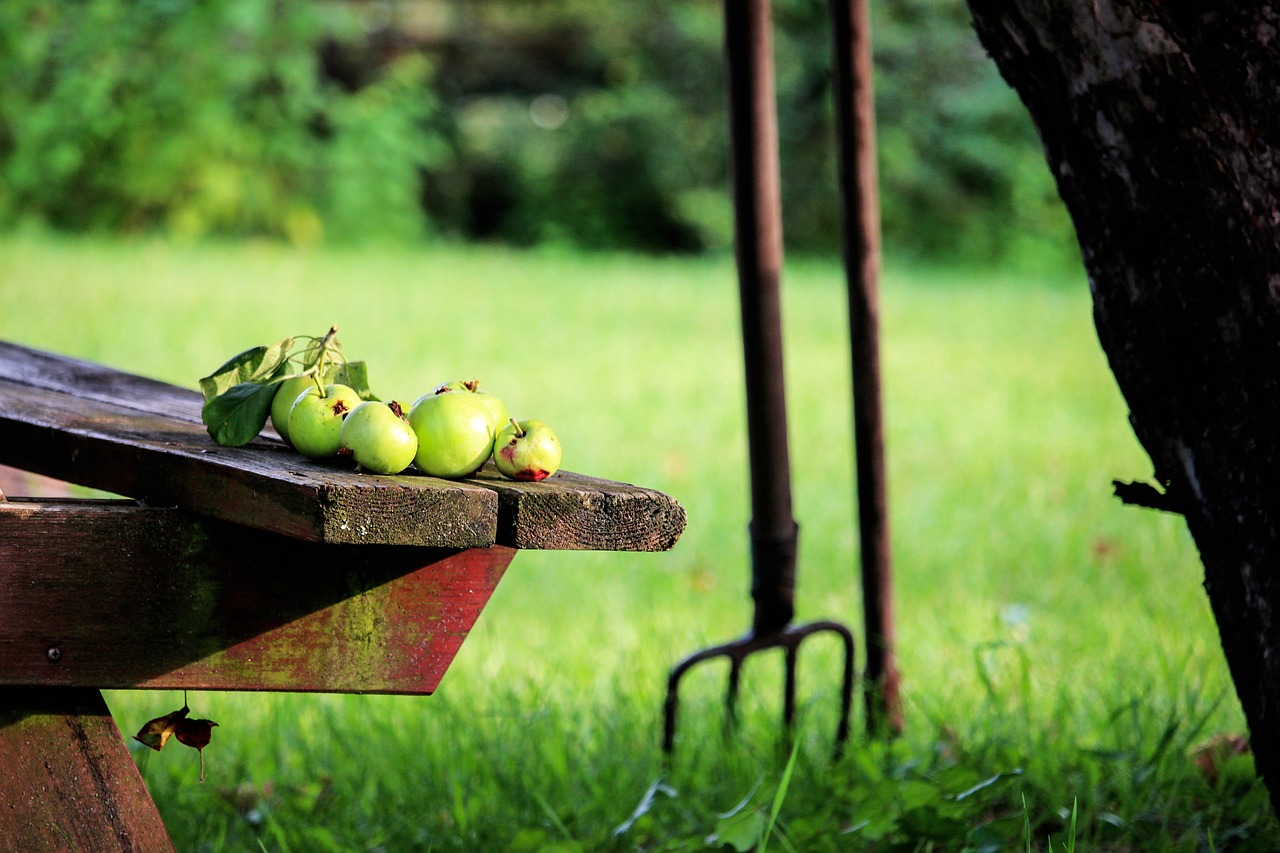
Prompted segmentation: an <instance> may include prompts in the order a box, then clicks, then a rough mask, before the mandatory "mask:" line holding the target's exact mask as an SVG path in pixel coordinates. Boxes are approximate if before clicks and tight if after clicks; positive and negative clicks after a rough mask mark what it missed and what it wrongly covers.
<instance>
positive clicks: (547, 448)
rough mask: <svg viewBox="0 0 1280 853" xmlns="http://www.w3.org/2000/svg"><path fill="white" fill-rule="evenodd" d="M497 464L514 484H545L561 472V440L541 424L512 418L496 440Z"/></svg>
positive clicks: (494, 456)
mask: <svg viewBox="0 0 1280 853" xmlns="http://www.w3.org/2000/svg"><path fill="white" fill-rule="evenodd" d="M493 462H494V464H495V465H497V466H498V471H499V472H500V473H501V474H502V475H503V476H504V477H510V478H511V479H512V480H544V479H546V478H547V477H550V476H551V475H552V474H554V473H555V472H556V471H558V470H559V469H560V439H558V438H557V437H556V434H555V432H554V431H553V430H552V429H551V427H549V426H547V425H546V424H544V423H543V422H542V421H540V420H536V419H531V420H527V421H518V422H517V421H516V419H515V418H509V419H508V421H507V425H506V426H504V427H503V428H502V429H500V430H498V435H497V436H496V437H495V438H494V440H493Z"/></svg>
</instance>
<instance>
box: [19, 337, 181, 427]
mask: <svg viewBox="0 0 1280 853" xmlns="http://www.w3.org/2000/svg"><path fill="white" fill-rule="evenodd" d="M0 377H4V378H5V379H8V380H10V381H11V382H16V383H18V384H20V385H27V386H30V387H32V388H43V389H45V390H46V391H61V392H63V393H65V394H74V395H75V396H77V397H82V398H84V399H87V400H97V401H98V402H101V403H112V404H114V405H117V406H124V407H135V408H138V409H140V410H141V411H146V412H152V413H154V414H163V415H168V416H170V417H173V418H177V419H179V420H186V421H189V422H191V423H196V424H198V423H200V422H201V421H200V406H201V403H202V401H203V400H202V398H201V396H200V394H198V393H197V392H195V391H193V390H191V389H187V388H181V387H179V386H177V385H171V384H169V383H167V382H160V381H158V380H155V379H148V378H146V377H144V376H137V375H135V374H132V373H125V372H123V371H119V370H115V369H112V368H110V367H106V366H105V365H101V364H97V363H96V362H92V361H84V360H83V359H77V358H70V357H69V356H65V355H58V354H56V353H50V352H43V351H41V350H36V349H31V348H29V347H23V346H19V345H17V344H12V343H8V342H6V341H0Z"/></svg>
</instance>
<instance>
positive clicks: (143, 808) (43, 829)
mask: <svg viewBox="0 0 1280 853" xmlns="http://www.w3.org/2000/svg"><path fill="white" fill-rule="evenodd" d="M0 757H2V759H3V760H0V851H3V853H51V852H52V851H64V850H67V851H70V850H94V851H148V853H149V851H157V853H159V851H168V850H173V849H174V848H173V844H172V842H171V841H170V840H169V835H168V833H167V832H166V831H165V828H164V823H163V822H162V821H161V819H160V814H159V812H157V811H156V807H155V803H154V802H152V800H151V795H150V794H149V793H148V792H147V789H146V786H145V785H144V784H143V781H142V777H141V776H140V775H139V773H138V769H137V766H136V765H135V764H134V762H133V757H132V756H130V755H129V750H128V749H127V748H126V747H125V744H124V738H123V736H122V735H121V733H120V730H119V729H118V728H117V727H116V724H115V721H114V720H112V718H111V714H110V713H109V712H108V711H107V706H106V703H105V702H104V701H103V700H102V696H101V695H100V694H99V693H98V692H97V691H96V690H31V689H22V688H0Z"/></svg>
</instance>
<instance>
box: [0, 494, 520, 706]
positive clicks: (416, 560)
mask: <svg viewBox="0 0 1280 853" xmlns="http://www.w3.org/2000/svg"><path fill="white" fill-rule="evenodd" d="M513 554H514V551H512V550H511V549H509V548H504V547H501V546H494V547H491V548H483V549H470V550H463V551H453V550H444V549H431V548H415V547H404V546H348V545H326V544H317V543H305V542H299V541H297V540H295V539H291V538H289V537H285V536H281V535H278V534H273V533H268V532H265V531H258V530H253V529H250V528H245V527H241V526H238V525H234V524H229V523H225V522H219V521H214V520H210V519H203V518H200V517H199V516H195V515H193V514H191V513H187V512H185V511H182V510H177V509H164V508H155V507H140V506H136V505H133V504H131V503H128V502H117V501H110V502H101V501H83V500H80V501H76V500H62V501H35V500H21V499H19V500H9V501H6V502H0V685H42V686H84V687H90V686H91V687H96V688H130V687H145V688H164V689H170V688H189V689H198V690H279V691H325V692H341V693H406V694H427V693H431V692H432V691H434V690H435V688H436V686H437V684H438V683H439V681H440V678H441V677H442V676H443V675H444V672H445V670H446V669H447V667H448V666H449V664H450V662H452V660H453V658H454V656H455V655H456V654H457V652H458V649H459V647H460V646H461V644H462V641H463V639H464V638H465V637H466V635H467V633H468V632H469V631H470V630H471V627H472V625H473V624H474V623H475V620H476V619H477V617H478V616H479V615H480V612H481V610H482V609H483V607H484V605H485V603H486V602H487V601H488V599H489V597H490V596H491V595H492V594H493V590H494V588H495V587H496V586H497V583H498V581H499V580H500V579H501V577H502V575H503V572H504V571H505V570H506V567H507V565H508V564H509V563H510V561H511V558H512V556H513ZM51 650H52V651H51Z"/></svg>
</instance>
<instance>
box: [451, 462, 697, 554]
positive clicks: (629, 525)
mask: <svg viewBox="0 0 1280 853" xmlns="http://www.w3.org/2000/svg"><path fill="white" fill-rule="evenodd" d="M474 482H476V483H477V484H478V485H482V486H486V487H488V488H491V489H493V490H494V491H496V492H497V494H498V531H497V536H498V542H499V543H501V544H503V545H508V546H510V547H512V548H524V549H541V550H565V551H568V550H599V551H666V550H668V549H670V548H671V547H673V546H674V545H675V543H676V541H677V540H679V538H680V534H681V533H683V532H684V528H685V522H686V519H685V511H684V507H682V506H681V505H680V504H679V503H678V502H677V501H676V500H675V499H674V498H672V497H670V496H668V495H665V494H663V493H662V492H658V491H654V490H653V489H645V488H641V487H639V486H632V485H629V484H627V483H615V482H611V481H608V480H598V479H595V478H593V477H584V476H583V475H581V474H574V473H572V472H569V471H561V472H559V473H557V474H554V475H553V476H551V477H548V478H547V479H545V480H541V481H539V482H537V483H521V482H516V481H514V480H508V479H506V478H505V477H503V476H502V475H501V474H499V473H498V471H497V469H496V468H495V467H494V466H493V465H492V464H489V465H486V466H485V467H484V468H483V469H481V471H480V473H479V474H477V475H476V478H475V481H474Z"/></svg>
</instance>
